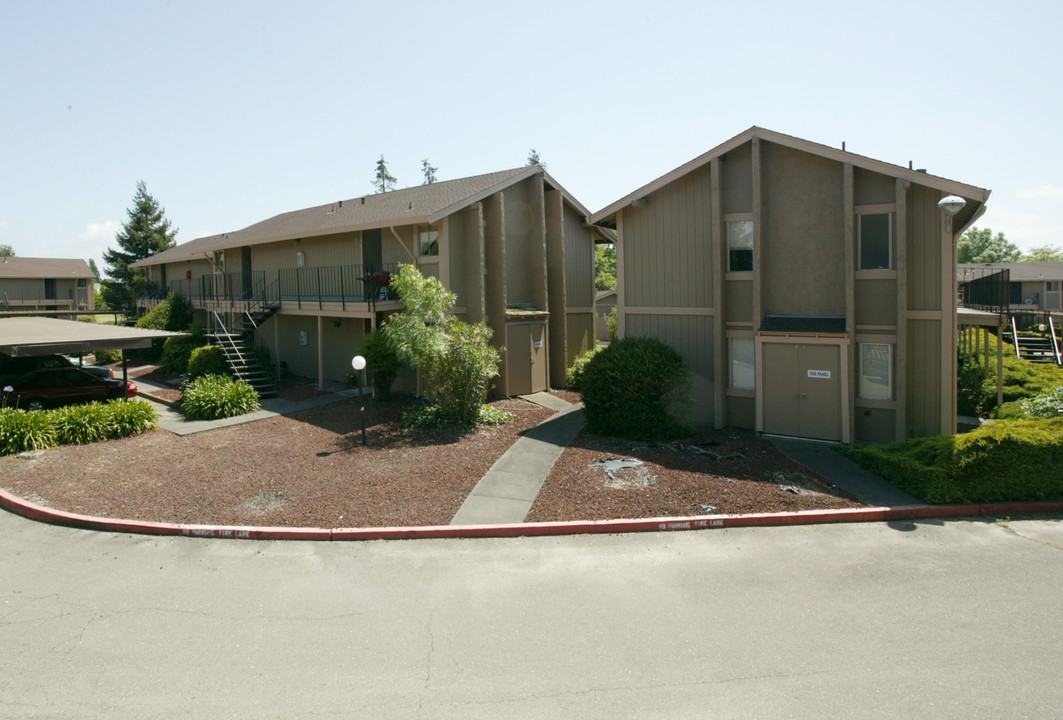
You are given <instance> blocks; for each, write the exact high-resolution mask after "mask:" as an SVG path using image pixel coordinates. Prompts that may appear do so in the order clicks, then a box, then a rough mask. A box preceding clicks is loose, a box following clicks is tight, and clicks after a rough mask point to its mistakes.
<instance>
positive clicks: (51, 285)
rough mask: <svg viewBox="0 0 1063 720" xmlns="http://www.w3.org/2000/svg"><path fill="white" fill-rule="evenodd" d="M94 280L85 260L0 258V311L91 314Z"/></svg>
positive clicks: (94, 297) (94, 299)
mask: <svg viewBox="0 0 1063 720" xmlns="http://www.w3.org/2000/svg"><path fill="white" fill-rule="evenodd" d="M95 307H96V289H95V276H94V275H93V274H92V270H90V269H89V265H88V263H87V262H85V261H84V260H74V259H67V258H31V257H0V308H3V309H5V310H93V309H94V308H95Z"/></svg>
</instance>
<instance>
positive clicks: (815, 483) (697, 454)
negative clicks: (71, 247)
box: [0, 389, 860, 527]
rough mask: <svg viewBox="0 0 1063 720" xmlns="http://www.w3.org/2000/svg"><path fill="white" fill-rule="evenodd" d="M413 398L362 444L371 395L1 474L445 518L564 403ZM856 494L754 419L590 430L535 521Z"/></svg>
mask: <svg viewBox="0 0 1063 720" xmlns="http://www.w3.org/2000/svg"><path fill="white" fill-rule="evenodd" d="M305 391H306V392H310V391H311V389H305ZM314 392H316V390H314ZM561 394H562V395H563V393H561ZM566 399H578V398H576V397H570V398H566ZM412 402H414V401H413V400H412V399H410V398H406V397H399V398H397V399H395V400H392V401H389V402H378V401H371V402H368V403H366V415H367V425H368V431H367V440H368V445H367V446H365V447H363V446H362V441H361V433H360V428H361V425H360V413H359V407H360V404H359V403H358V401H357V400H356V399H352V400H344V401H340V402H337V403H333V404H331V405H327V406H324V407H321V408H317V409H313V410H307V411H303V412H300V413H296V414H293V415H291V416H278V417H273V418H269V419H266V420H260V421H257V422H254V423H249V424H245V425H237V426H232V427H227V428H220V429H217V430H211V431H208V432H204V433H199V434H195V435H188V436H184V437H178V436H175V435H172V434H170V433H168V432H166V431H164V430H154V431H151V432H149V433H146V434H144V435H141V436H138V437H133V438H126V439H123V440H116V441H109V442H103V443H96V444H93V445H84V446H67V447H59V448H52V449H49V450H44V451H38V452H34V453H28V454H23V455H21V456H11V457H5V458H0V486H2V487H3V488H4V489H6V490H8V491H10V492H12V493H14V494H15V495H18V496H20V497H23V498H25V499H27V500H30V501H32V502H35V503H38V504H41V505H46V506H49V507H53V508H56V509H60V510H66V511H70V512H76V513H82V514H86V515H97V516H103V517H114V518H125V519H136V520H150V521H161V522H173V523H203V524H223V525H257V526H280V527H382V526H416V525H420V526H423V525H445V524H447V523H449V522H450V520H451V518H452V517H453V516H454V514H455V513H456V512H457V510H458V508H459V507H460V506H461V504H462V502H463V501H464V500H465V498H466V496H467V495H468V494H469V492H470V491H471V490H472V488H473V486H475V485H476V483H477V482H478V481H479V480H480V478H481V477H482V476H483V475H484V473H486V472H487V470H488V469H489V468H490V467H491V465H492V464H494V462H495V461H496V460H497V459H498V458H499V457H500V456H501V455H502V454H503V453H504V452H505V451H506V450H507V449H508V448H509V447H510V446H511V445H512V444H513V443H514V442H515V441H516V439H517V438H518V437H519V436H520V434H521V433H523V432H525V431H526V430H528V429H529V428H531V427H533V426H535V425H537V424H538V423H540V422H542V421H543V420H545V419H546V418H548V417H550V415H551V414H552V413H551V411H549V410H547V409H545V408H542V407H539V406H537V405H534V404H532V403H529V402H526V401H523V400H519V399H509V400H500V401H496V402H495V403H493V404H494V405H495V406H496V407H498V408H500V409H502V410H505V411H507V412H510V413H512V415H513V420H512V421H511V422H509V423H507V424H504V425H500V426H493V427H483V428H479V429H477V430H475V431H473V432H470V433H467V434H461V433H458V432H453V431H423V430H407V429H404V428H403V427H402V426H401V425H400V423H399V422H398V420H399V416H400V414H401V413H402V412H403V411H404V410H406V409H408V407H409V406H410V404H411V403H412ZM709 453H712V454H709ZM608 459H621V460H630V459H636V460H640V461H642V463H643V464H642V465H640V466H638V467H624V468H620V469H619V470H615V471H613V473H612V474H613V476H612V477H610V476H609V474H607V473H606V472H605V471H604V470H603V469H601V468H600V467H599V466H596V465H592V463H594V462H596V461H599V460H608ZM628 464H631V463H628ZM858 506H860V504H859V503H857V502H855V501H854V500H852V499H851V498H848V497H846V496H845V495H844V494H843V493H841V492H840V491H838V490H837V489H835V488H831V487H830V486H828V485H827V484H826V483H825V481H823V480H822V479H821V478H818V477H817V476H815V475H813V474H812V473H810V472H808V471H807V470H804V469H803V468H800V467H798V466H796V465H795V464H793V463H792V462H790V461H789V460H788V459H786V458H785V457H784V456H782V455H781V454H780V453H779V452H778V451H777V450H775V448H774V447H773V446H772V445H771V444H770V443H769V442H767V441H766V440H763V439H761V438H757V437H755V436H754V435H753V434H751V433H747V432H744V431H735V430H727V431H724V432H721V433H714V434H711V435H707V436H704V437H702V438H700V439H699V441H698V445H696V446H683V447H680V446H672V447H639V446H637V445H631V444H629V443H621V442H617V441H614V440H610V439H608V438H600V437H596V436H593V435H590V434H587V433H582V434H580V435H579V436H578V437H577V438H576V440H575V442H574V443H573V444H572V445H571V446H570V447H569V448H568V449H566V450H565V451H564V453H562V455H561V458H560V459H559V460H558V462H557V464H556V465H555V467H554V470H553V472H552V473H551V474H550V476H549V478H548V479H547V481H546V483H545V484H544V486H543V489H542V492H541V493H540V495H539V498H538V499H537V500H536V502H535V505H534V506H533V508H532V511H531V513H530V516H529V518H528V520H529V521H542V520H599V519H611V518H632V517H657V516H678V515H701V514H711V513H747V512H775V511H779V510H804V509H813V508H825V507H858Z"/></svg>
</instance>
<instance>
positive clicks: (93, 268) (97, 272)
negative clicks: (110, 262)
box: [89, 258, 100, 285]
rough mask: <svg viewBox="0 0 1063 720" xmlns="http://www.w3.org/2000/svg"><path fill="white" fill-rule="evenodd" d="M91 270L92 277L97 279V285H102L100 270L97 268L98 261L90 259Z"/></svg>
mask: <svg viewBox="0 0 1063 720" xmlns="http://www.w3.org/2000/svg"><path fill="white" fill-rule="evenodd" d="M89 270H91V271H92V276H93V277H94V278H96V284H97V285H99V284H100V269H99V268H98V267H97V266H96V261H95V260H93V259H92V258H89Z"/></svg>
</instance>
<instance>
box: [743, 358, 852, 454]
mask: <svg viewBox="0 0 1063 720" xmlns="http://www.w3.org/2000/svg"><path fill="white" fill-rule="evenodd" d="M762 347H763V362H764V373H763V378H764V387H763V389H762V390H761V392H763V394H764V405H763V407H764V422H763V427H764V432H766V433H773V434H776V435H791V436H794V437H806V438H815V439H817V440H833V441H841V439H842V422H841V421H842V412H841V410H842V391H841V352H842V348H841V347H840V346H838V345H812V344H801V343H764V344H763V345H762Z"/></svg>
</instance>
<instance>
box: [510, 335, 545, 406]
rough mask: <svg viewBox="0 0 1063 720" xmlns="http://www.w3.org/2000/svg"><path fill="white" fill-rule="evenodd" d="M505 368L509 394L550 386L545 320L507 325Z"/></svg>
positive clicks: (536, 390) (528, 391) (538, 390)
mask: <svg viewBox="0 0 1063 720" xmlns="http://www.w3.org/2000/svg"><path fill="white" fill-rule="evenodd" d="M506 371H507V372H508V379H509V394H510V395H528V394H530V393H534V392H541V391H543V390H547V389H549V385H548V383H547V381H546V324H545V323H521V324H510V325H507V326H506Z"/></svg>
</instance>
